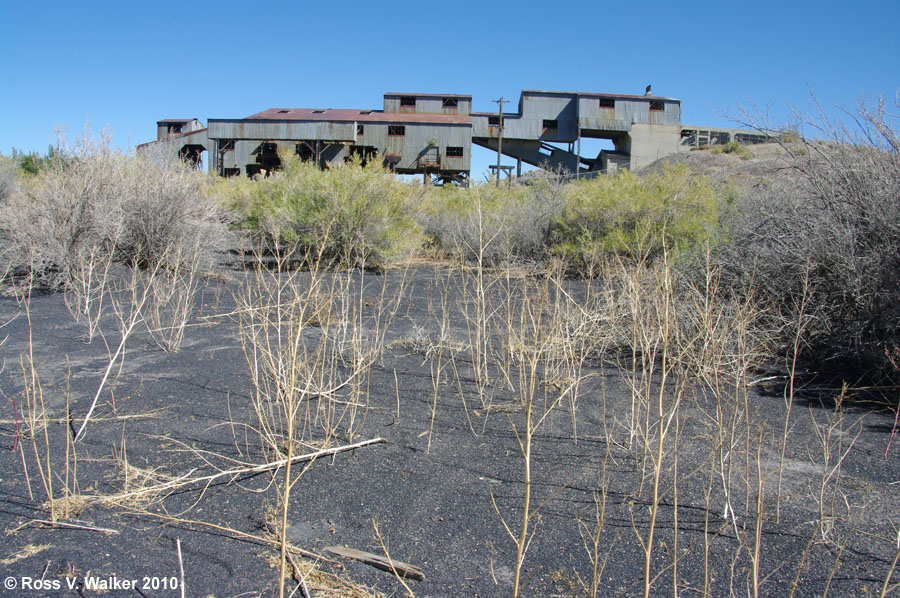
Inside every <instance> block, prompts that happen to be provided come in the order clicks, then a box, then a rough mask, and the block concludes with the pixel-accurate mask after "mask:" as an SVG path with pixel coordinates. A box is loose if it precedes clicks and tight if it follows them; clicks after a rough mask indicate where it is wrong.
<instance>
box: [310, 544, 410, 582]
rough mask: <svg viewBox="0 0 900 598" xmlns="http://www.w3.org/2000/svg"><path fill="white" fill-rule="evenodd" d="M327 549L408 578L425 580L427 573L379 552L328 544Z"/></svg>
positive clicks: (332, 552)
mask: <svg viewBox="0 0 900 598" xmlns="http://www.w3.org/2000/svg"><path fill="white" fill-rule="evenodd" d="M325 551H326V552H330V553H331V554H336V555H338V556H343V557H347V558H349V559H354V560H357V561H360V562H363V563H365V564H367V565H371V566H372V567H375V568H376V569H381V570H382V571H387V572H388V573H395V574H396V575H398V576H400V577H404V578H407V579H414V580H415V581H423V580H424V579H425V574H424V573H422V570H421V569H419V568H418V567H416V566H414V565H410V564H408V563H404V562H402V561H396V560H394V559H389V558H387V557H383V556H380V555H377V554H372V553H371V552H364V551H362V550H356V549H355V548H347V547H346V546H326V547H325Z"/></svg>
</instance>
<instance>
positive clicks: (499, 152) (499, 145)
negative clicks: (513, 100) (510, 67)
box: [494, 96, 506, 187]
mask: <svg viewBox="0 0 900 598" xmlns="http://www.w3.org/2000/svg"><path fill="white" fill-rule="evenodd" d="M494 102H496V103H497V104H499V105H500V107H499V108H498V109H497V115H498V116H499V123H500V128H499V133H500V136H499V137H498V138H497V172H495V173H494V176H496V177H497V186H498V187H499V186H500V160H501V157H502V156H503V103H504V102H506V100H505V99H503V96H500V99H499V100H494Z"/></svg>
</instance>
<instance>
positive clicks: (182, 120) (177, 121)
mask: <svg viewBox="0 0 900 598" xmlns="http://www.w3.org/2000/svg"><path fill="white" fill-rule="evenodd" d="M195 120H200V119H199V118H164V119H163V120H158V121H156V124H158V125H167V124H182V125H183V124H184V123H189V122H194V121H195Z"/></svg>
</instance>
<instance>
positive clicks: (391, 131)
mask: <svg viewBox="0 0 900 598" xmlns="http://www.w3.org/2000/svg"><path fill="white" fill-rule="evenodd" d="M388 135H390V136H391V137H402V136H403V135H406V127H405V126H403V125H388Z"/></svg>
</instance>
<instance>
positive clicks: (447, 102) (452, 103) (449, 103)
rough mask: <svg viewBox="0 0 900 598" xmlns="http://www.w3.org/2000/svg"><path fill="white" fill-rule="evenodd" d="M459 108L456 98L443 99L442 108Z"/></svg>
mask: <svg viewBox="0 0 900 598" xmlns="http://www.w3.org/2000/svg"><path fill="white" fill-rule="evenodd" d="M457 107H459V100H458V99H456V98H444V108H457Z"/></svg>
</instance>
